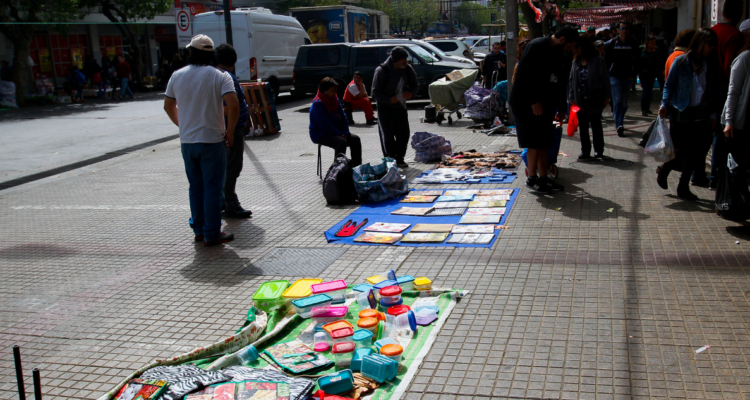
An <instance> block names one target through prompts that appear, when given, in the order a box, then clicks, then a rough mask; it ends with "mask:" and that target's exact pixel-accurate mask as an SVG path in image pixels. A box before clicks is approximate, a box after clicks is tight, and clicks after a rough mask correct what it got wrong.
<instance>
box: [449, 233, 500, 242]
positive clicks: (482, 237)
mask: <svg viewBox="0 0 750 400" xmlns="http://www.w3.org/2000/svg"><path fill="white" fill-rule="evenodd" d="M494 236H495V235H494V234H489V233H454V234H452V235H451V237H450V238H448V240H447V241H446V243H461V244H490V243H491V242H492V238H493V237H494Z"/></svg>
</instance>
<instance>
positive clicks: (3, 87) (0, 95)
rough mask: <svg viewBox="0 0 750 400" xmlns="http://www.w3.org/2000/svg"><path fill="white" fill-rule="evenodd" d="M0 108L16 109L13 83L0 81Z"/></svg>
mask: <svg viewBox="0 0 750 400" xmlns="http://www.w3.org/2000/svg"><path fill="white" fill-rule="evenodd" d="M0 107H10V108H18V103H16V84H15V83H13V82H8V81H0Z"/></svg>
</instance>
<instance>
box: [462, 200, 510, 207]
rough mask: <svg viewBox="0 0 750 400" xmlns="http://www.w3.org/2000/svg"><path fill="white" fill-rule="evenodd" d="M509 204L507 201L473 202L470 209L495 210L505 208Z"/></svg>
mask: <svg viewBox="0 0 750 400" xmlns="http://www.w3.org/2000/svg"><path fill="white" fill-rule="evenodd" d="M506 204H507V202H506V201H505V200H496V201H476V200H474V201H472V202H471V203H469V208H494V207H505V205H506Z"/></svg>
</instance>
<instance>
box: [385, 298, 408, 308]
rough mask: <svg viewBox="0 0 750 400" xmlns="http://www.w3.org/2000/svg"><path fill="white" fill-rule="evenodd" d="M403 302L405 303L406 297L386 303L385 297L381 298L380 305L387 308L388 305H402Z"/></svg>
mask: <svg viewBox="0 0 750 400" xmlns="http://www.w3.org/2000/svg"><path fill="white" fill-rule="evenodd" d="M401 304H404V299H399V301H397V302H395V303H386V302H385V300H384V299H381V300H380V306H381V307H383V308H385V309H387V308H388V307H393V306H400V305H401Z"/></svg>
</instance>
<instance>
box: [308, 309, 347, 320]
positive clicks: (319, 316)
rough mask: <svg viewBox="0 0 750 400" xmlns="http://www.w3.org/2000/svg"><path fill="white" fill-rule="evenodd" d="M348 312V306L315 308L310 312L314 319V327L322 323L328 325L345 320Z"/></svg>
mask: <svg viewBox="0 0 750 400" xmlns="http://www.w3.org/2000/svg"><path fill="white" fill-rule="evenodd" d="M348 312H349V307H348V306H328V307H313V309H312V310H311V311H310V316H311V317H312V320H313V325H318V324H319V323H321V322H322V323H323V324H327V323H329V322H333V321H338V320H342V319H345V318H346V313H348Z"/></svg>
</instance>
